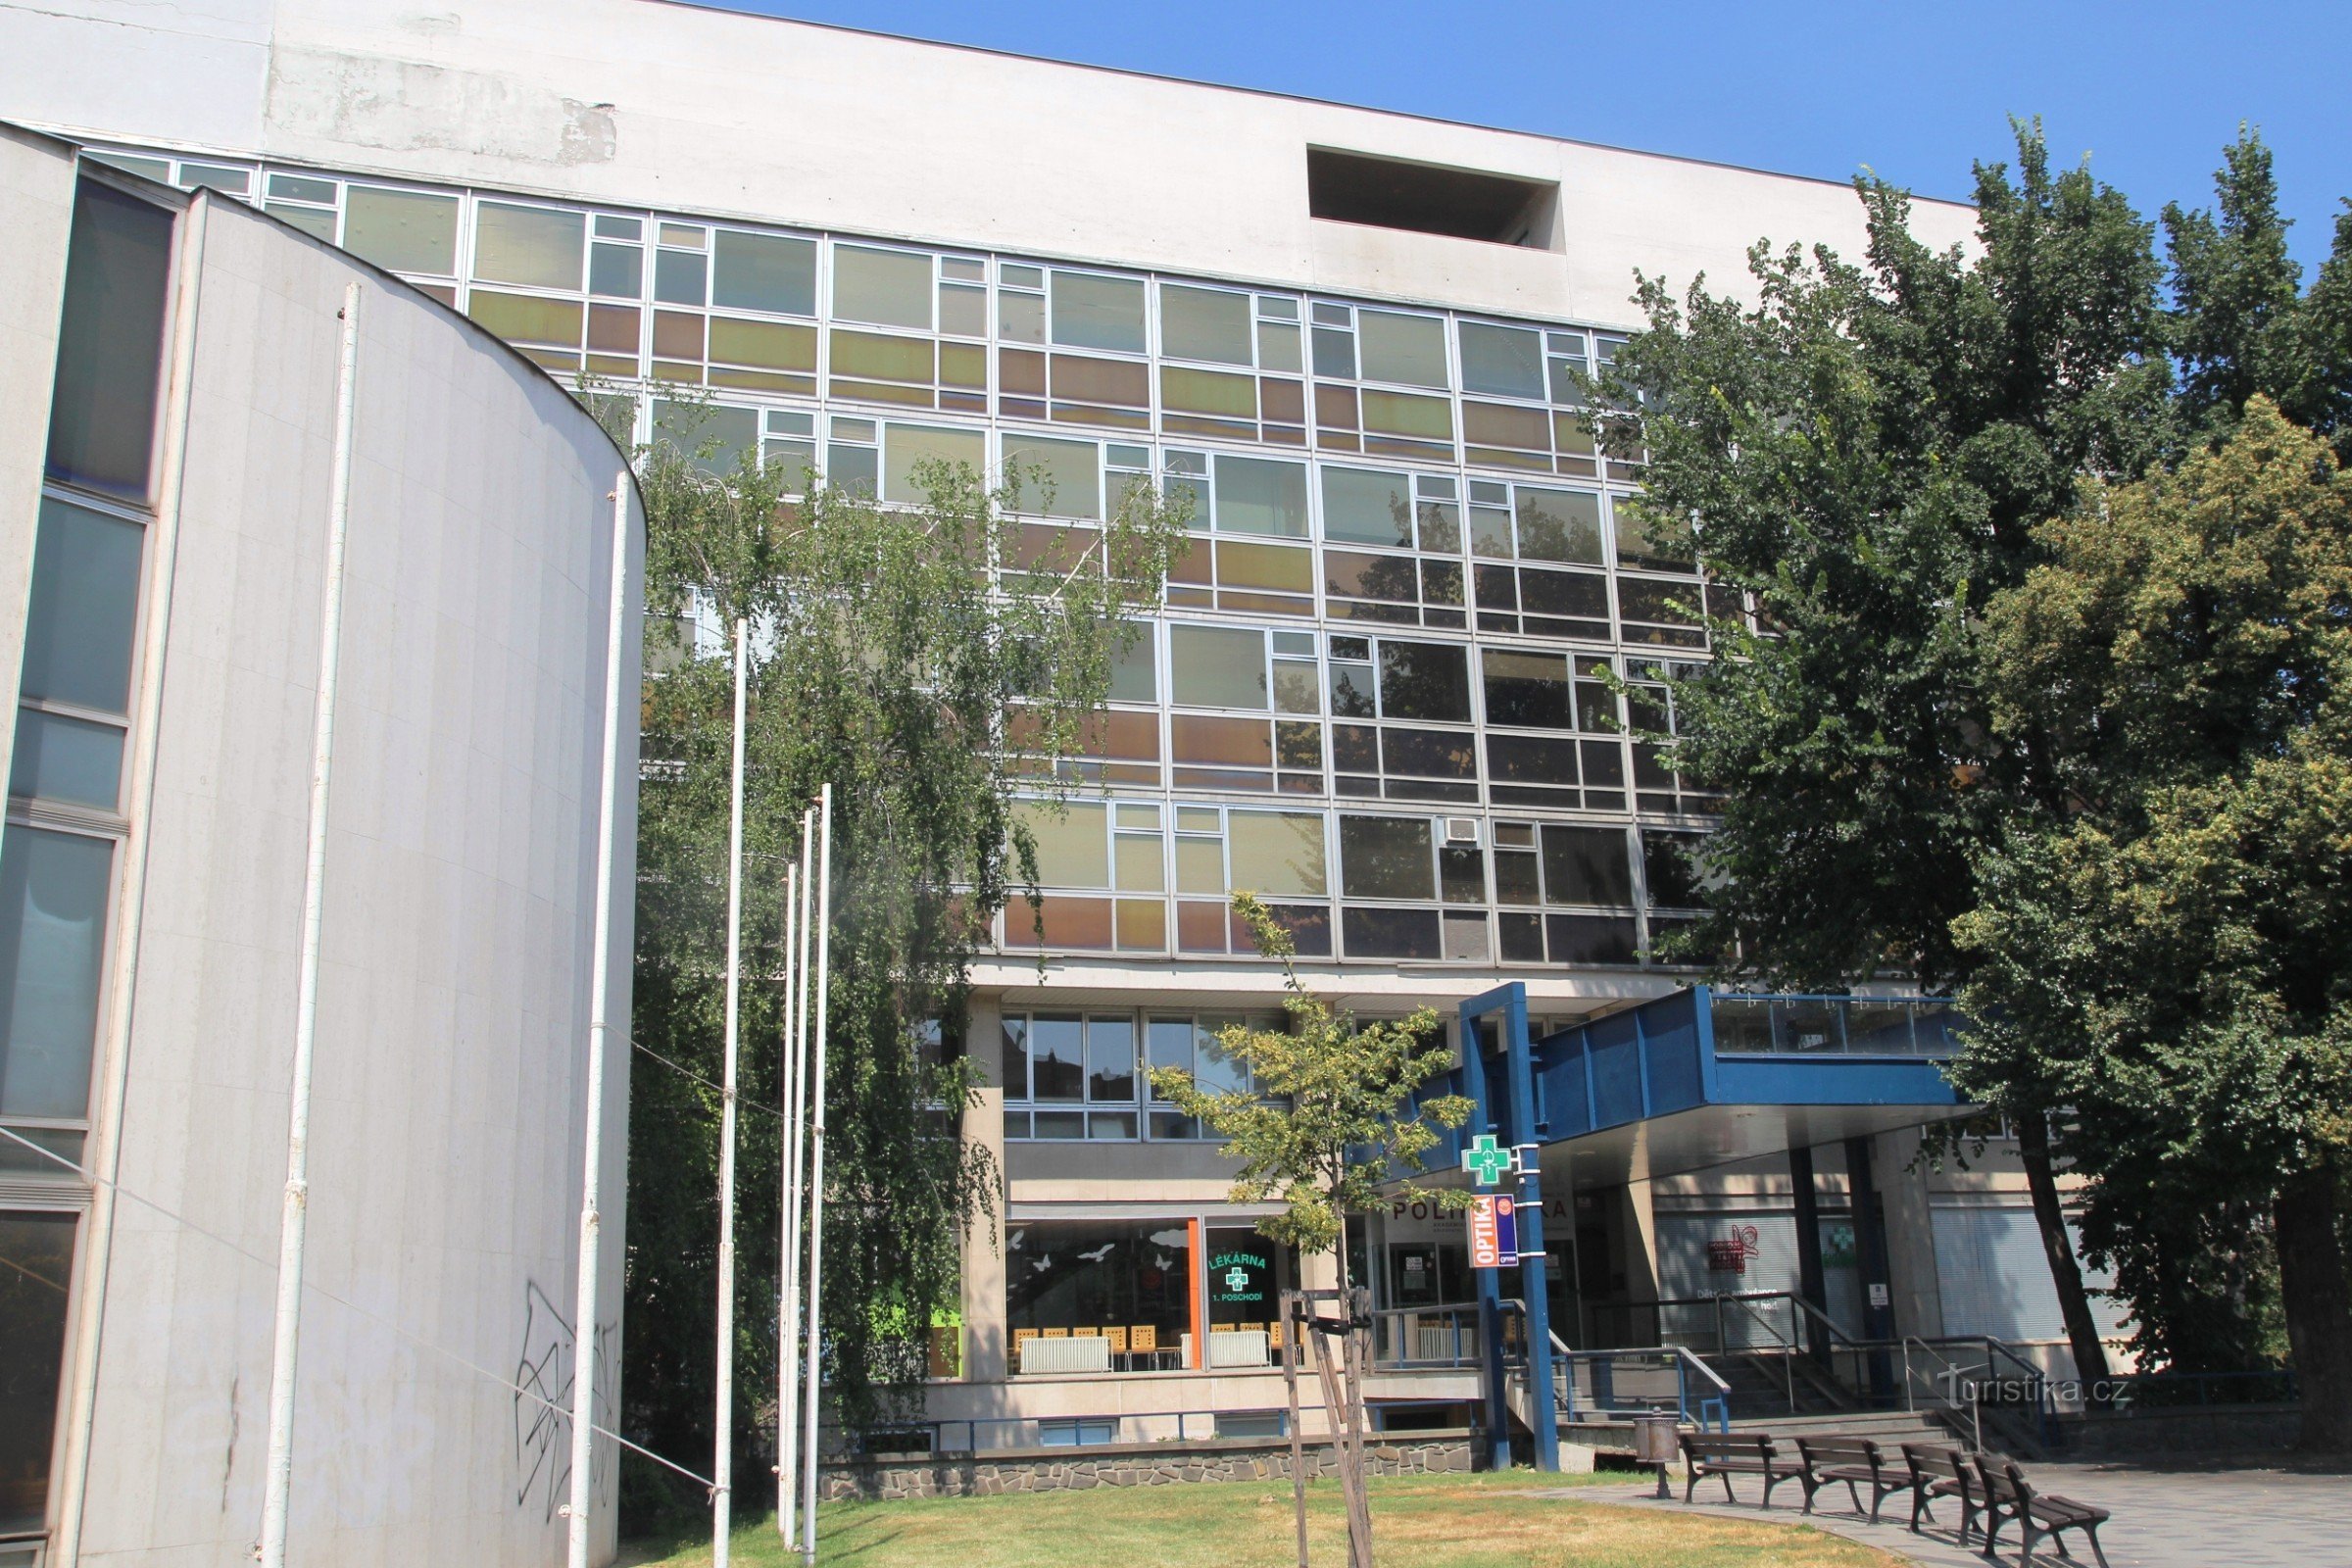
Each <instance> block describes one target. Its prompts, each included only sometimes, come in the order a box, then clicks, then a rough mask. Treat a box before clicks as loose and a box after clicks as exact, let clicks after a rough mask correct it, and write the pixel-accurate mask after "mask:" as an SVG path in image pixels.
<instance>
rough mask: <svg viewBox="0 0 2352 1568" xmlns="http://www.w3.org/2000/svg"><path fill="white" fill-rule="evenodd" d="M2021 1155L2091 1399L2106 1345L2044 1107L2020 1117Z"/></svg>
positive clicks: (2101, 1378) (2103, 1372) (2086, 1398)
mask: <svg viewBox="0 0 2352 1568" xmlns="http://www.w3.org/2000/svg"><path fill="white" fill-rule="evenodd" d="M2017 1155H2018V1158H2019V1160H2020V1161H2021V1162H2023V1163H2024V1165H2025V1167H2026V1186H2027V1188H2028V1190H2029V1191H2031V1192H2032V1193H2033V1195H2034V1223H2035V1224H2036V1225H2038V1226H2039V1227H2040V1228H2041V1250H2042V1255H2043V1256H2044V1257H2047V1258H2048V1259H2049V1262H2050V1279H2051V1281H2052V1283H2054V1284H2055V1285H2056V1286H2057V1287H2058V1310H2059V1313H2060V1315H2061V1316H2063V1317H2064V1318H2065V1320H2066V1342H2067V1345H2068V1347H2069V1348H2071V1349H2073V1351H2074V1352H2075V1376H2076V1377H2077V1378H2079V1379H2081V1380H2082V1386H2083V1402H2084V1403H2085V1404H2087V1403H2089V1402H2090V1391H2091V1389H2092V1387H2093V1386H2094V1385H2097V1384H2100V1383H2104V1382H2105V1381H2106V1379H2107V1347H2106V1345H2105V1344H2104V1343H2103V1342H2102V1341H2101V1340H2100V1339H2099V1325H2098V1323H2097V1321H2096V1320H2094V1319H2093V1318H2092V1317H2091V1315H2090V1297H2089V1296H2088V1295H2087V1294H2086V1293H2085V1292H2084V1291H2083V1289H2082V1264H2081V1263H2080V1262H2078V1261H2077V1260H2076V1258H2075V1239H2074V1238H2073V1237H2072V1236H2071V1235H2069V1234H2068V1233H2067V1229H2066V1210H2065V1208H2064V1207H2063V1206H2062V1205H2061V1204H2060V1203H2059V1201H2058V1177H2057V1174H2056V1172H2054V1171H2053V1170H2051V1168H2050V1124H2049V1122H2048V1120H2047V1119H2046V1118H2044V1117H2043V1116H2042V1115H2041V1114H2040V1113H2038V1112H2034V1111H2029V1112H2027V1113H2026V1114H2025V1115H2022V1116H2020V1117H2019V1118H2018V1120H2017Z"/></svg>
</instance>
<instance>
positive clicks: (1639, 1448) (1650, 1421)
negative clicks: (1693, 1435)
mask: <svg viewBox="0 0 2352 1568" xmlns="http://www.w3.org/2000/svg"><path fill="white" fill-rule="evenodd" d="M1678 1431H1679V1423H1678V1422H1677V1421H1676V1420H1675V1418H1674V1417H1673V1416H1671V1415H1669V1414H1667V1413H1666V1412H1664V1411H1662V1410H1647V1411H1643V1412H1642V1413H1641V1414H1640V1415H1637V1416H1635V1417H1634V1462H1635V1463H1637V1464H1654V1465H1656V1466H1657V1467H1658V1491H1657V1495H1659V1496H1661V1497H1671V1496H1673V1495H1674V1493H1673V1491H1672V1490H1671V1489H1669V1488H1668V1487H1667V1485H1666V1467H1667V1466H1668V1465H1670V1464H1672V1463H1673V1462H1674V1460H1675V1456H1676V1455H1677V1454H1679V1453H1680V1452H1681V1451H1682V1445H1681V1443H1680V1442H1679V1441H1678V1439H1677V1437H1676V1433H1677V1432H1678Z"/></svg>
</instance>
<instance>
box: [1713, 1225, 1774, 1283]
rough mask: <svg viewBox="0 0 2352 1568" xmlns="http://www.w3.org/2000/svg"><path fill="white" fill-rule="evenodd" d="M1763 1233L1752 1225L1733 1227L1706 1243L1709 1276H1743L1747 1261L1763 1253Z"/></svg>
mask: <svg viewBox="0 0 2352 1568" xmlns="http://www.w3.org/2000/svg"><path fill="white" fill-rule="evenodd" d="M1763 1250H1764V1247H1763V1233H1762V1232H1761V1231H1759V1230H1757V1229H1756V1227H1754V1226H1753V1225H1734V1226H1733V1227H1731V1229H1730V1230H1729V1231H1728V1232H1726V1233H1725V1234H1724V1235H1722V1236H1719V1237H1716V1238H1714V1239H1712V1240H1710V1241H1709V1242H1708V1243H1707V1271H1708V1272H1709V1273H1711V1274H1744V1273H1746V1272H1747V1260H1748V1259H1749V1258H1751V1257H1756V1256H1760V1255H1761V1254H1762V1253H1763Z"/></svg>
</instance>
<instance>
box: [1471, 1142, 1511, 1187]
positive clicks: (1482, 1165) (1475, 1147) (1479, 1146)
mask: <svg viewBox="0 0 2352 1568" xmlns="http://www.w3.org/2000/svg"><path fill="white" fill-rule="evenodd" d="M1518 1168H1519V1153H1518V1151H1516V1150H1511V1149H1504V1148H1502V1147H1501V1146H1500V1145H1498V1144H1496V1143H1495V1135H1494V1134H1493V1133H1480V1134H1479V1135H1478V1136H1477V1137H1476V1138H1473V1139H1471V1140H1470V1147H1469V1148H1468V1149H1465V1150H1463V1151H1462V1169H1464V1170H1466V1171H1468V1172H1469V1173H1470V1179H1471V1180H1472V1181H1474V1182H1476V1183H1478V1185H1479V1186H1481V1187H1493V1186H1495V1185H1496V1184H1497V1183H1499V1182H1500V1181H1501V1180H1502V1179H1503V1178H1504V1177H1505V1176H1508V1175H1509V1174H1510V1173H1511V1172H1513V1171H1515V1170H1517V1169H1518Z"/></svg>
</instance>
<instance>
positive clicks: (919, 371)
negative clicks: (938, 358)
mask: <svg viewBox="0 0 2352 1568" xmlns="http://www.w3.org/2000/svg"><path fill="white" fill-rule="evenodd" d="M833 373H834V374H835V375H858V376H872V377H874V378H876V379H878V380H884V381H921V382H925V383H928V382H929V381H930V379H931V344H930V343H929V341H928V340H926V339H923V338H912V337H885V336H884V335H882V334H881V333H879V332H852V331H847V330H845V329H843V328H840V327H836V328H834V330H833Z"/></svg>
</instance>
